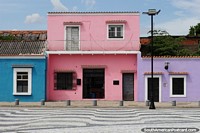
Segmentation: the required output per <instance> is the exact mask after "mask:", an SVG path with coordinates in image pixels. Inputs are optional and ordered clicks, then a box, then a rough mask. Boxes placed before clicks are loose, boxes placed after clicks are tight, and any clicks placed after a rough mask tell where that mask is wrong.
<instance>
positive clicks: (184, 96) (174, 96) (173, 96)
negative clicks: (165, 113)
mask: <svg viewBox="0 0 200 133" xmlns="http://www.w3.org/2000/svg"><path fill="white" fill-rule="evenodd" d="M170 97H172V98H176V97H177V98H179V97H180V98H181V97H183V98H186V95H171V96H170Z"/></svg>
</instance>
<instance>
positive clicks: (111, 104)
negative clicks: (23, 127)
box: [0, 100, 200, 108]
mask: <svg viewBox="0 0 200 133" xmlns="http://www.w3.org/2000/svg"><path fill="white" fill-rule="evenodd" d="M70 103H71V105H70V106H67V102H66V101H56V102H45V105H44V106H42V107H61V108H62V107H66V106H67V107H72V108H73V107H75V108H76V107H81V108H88V107H93V100H83V101H78V100H76V101H71V102H70ZM18 106H19V107H41V102H19V105H18ZM155 106H156V107H157V108H200V105H199V102H198V101H197V102H177V103H176V106H172V103H171V102H161V103H157V102H155ZM0 107H16V106H15V102H0ZM97 107H102V108H104V107H105V108H108V107H111V108H115V107H117V108H118V107H122V106H120V101H104V100H98V101H97ZM123 107H126V108H129V107H130V108H135V107H136V108H148V107H147V106H146V103H145V102H135V101H123Z"/></svg>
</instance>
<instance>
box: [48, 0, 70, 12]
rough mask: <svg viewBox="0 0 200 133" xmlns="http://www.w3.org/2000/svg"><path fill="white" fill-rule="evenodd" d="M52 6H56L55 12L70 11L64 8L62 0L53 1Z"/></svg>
mask: <svg viewBox="0 0 200 133" xmlns="http://www.w3.org/2000/svg"><path fill="white" fill-rule="evenodd" d="M51 3H52V5H53V6H54V10H55V11H64V12H65V11H68V10H69V9H68V8H67V7H66V6H64V5H63V4H62V3H61V2H60V0H51Z"/></svg>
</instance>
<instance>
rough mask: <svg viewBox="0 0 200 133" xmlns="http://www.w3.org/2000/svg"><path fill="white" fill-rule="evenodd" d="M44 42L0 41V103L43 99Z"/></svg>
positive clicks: (44, 77) (44, 89) (44, 88)
mask: <svg viewBox="0 0 200 133" xmlns="http://www.w3.org/2000/svg"><path fill="white" fill-rule="evenodd" d="M45 45H46V43H45V41H34V42H0V101H1V102H3V101H6V102H12V101H15V99H19V100H20V101H22V102H37V101H40V100H41V99H45V97H46V58H45V48H46V47H45Z"/></svg>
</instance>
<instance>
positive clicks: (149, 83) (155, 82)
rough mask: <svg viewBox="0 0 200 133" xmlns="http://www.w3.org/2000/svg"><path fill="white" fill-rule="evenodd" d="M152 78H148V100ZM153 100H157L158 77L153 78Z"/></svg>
mask: <svg viewBox="0 0 200 133" xmlns="http://www.w3.org/2000/svg"><path fill="white" fill-rule="evenodd" d="M151 86H152V79H151V77H149V78H148V100H150V98H151V91H152V90H151V88H152V87H151ZM153 92H154V101H155V102H159V78H156V77H155V78H153Z"/></svg>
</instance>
